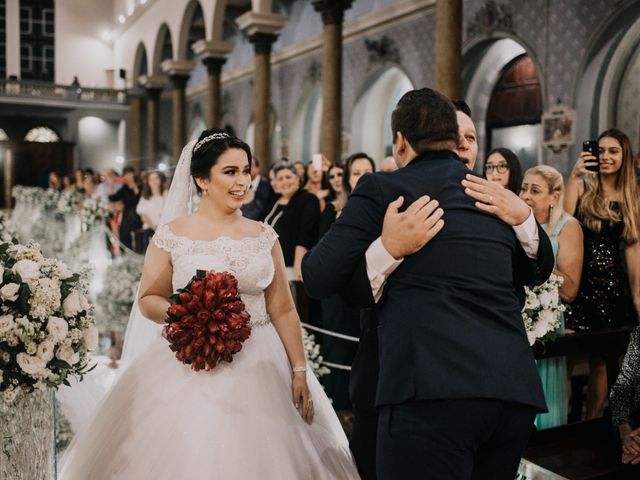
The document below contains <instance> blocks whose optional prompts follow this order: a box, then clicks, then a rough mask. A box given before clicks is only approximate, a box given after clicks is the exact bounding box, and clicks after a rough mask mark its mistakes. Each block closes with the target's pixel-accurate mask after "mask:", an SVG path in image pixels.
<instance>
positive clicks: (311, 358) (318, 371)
mask: <svg viewBox="0 0 640 480" xmlns="http://www.w3.org/2000/svg"><path fill="white" fill-rule="evenodd" d="M302 342H303V343H304V353H305V355H306V357H307V364H308V365H309V367H310V368H311V371H312V372H313V374H314V375H315V376H316V377H317V378H320V377H322V376H324V375H327V374H329V373H331V370H329V369H328V368H327V367H325V366H324V364H323V363H322V362H323V358H322V355H320V345H318V344H317V343H316V338H315V335H313V334H310V333H309V332H307V329H306V328H304V327H302Z"/></svg>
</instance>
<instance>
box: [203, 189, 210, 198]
mask: <svg viewBox="0 0 640 480" xmlns="http://www.w3.org/2000/svg"><path fill="white" fill-rule="evenodd" d="M207 195H209V191H208V190H205V189H203V190H202V196H203V197H206V196H207Z"/></svg>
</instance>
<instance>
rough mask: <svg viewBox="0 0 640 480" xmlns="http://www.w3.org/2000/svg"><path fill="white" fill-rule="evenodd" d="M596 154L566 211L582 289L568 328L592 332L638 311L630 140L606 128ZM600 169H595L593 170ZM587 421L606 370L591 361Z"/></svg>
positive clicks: (585, 160)
mask: <svg viewBox="0 0 640 480" xmlns="http://www.w3.org/2000/svg"><path fill="white" fill-rule="evenodd" d="M598 147H599V155H598V157H596V156H595V155H593V154H592V153H591V152H582V153H581V154H580V156H579V157H578V161H577V162H576V165H575V166H574V168H573V171H572V172H571V175H570V177H569V180H568V181H567V188H566V194H565V200H564V209H565V211H566V212H568V213H569V214H573V215H574V216H575V217H576V218H577V219H578V220H579V221H580V222H581V223H582V226H583V231H584V268H583V270H582V278H581V282H580V289H579V291H578V295H577V297H576V299H575V301H574V302H573V303H572V304H571V305H570V308H569V309H568V310H567V313H566V320H567V327H568V328H570V329H572V330H580V331H592V330H598V329H604V328H611V327H619V326H622V325H629V324H632V323H634V320H635V318H636V315H637V313H638V312H640V243H639V240H640V218H639V217H640V206H639V204H638V194H639V192H638V186H637V183H636V176H635V172H634V165H633V154H632V152H631V143H630V141H629V138H628V137H627V136H626V135H625V134H624V133H623V132H621V131H620V130H617V129H610V130H607V131H605V132H603V133H601V134H600V136H599V137H598ZM596 167H598V168H599V171H594V170H595V168H596ZM589 370H590V372H589V385H588V394H587V419H592V418H597V417H599V416H601V415H602V411H603V409H604V404H605V401H606V399H607V371H606V366H605V362H604V359H603V358H602V357H601V356H600V355H595V356H592V357H590V358H589Z"/></svg>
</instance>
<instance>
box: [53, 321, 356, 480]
mask: <svg viewBox="0 0 640 480" xmlns="http://www.w3.org/2000/svg"><path fill="white" fill-rule="evenodd" d="M307 380H308V384H309V388H310V391H311V395H312V397H313V400H314V407H315V418H314V420H313V423H312V424H311V425H308V424H306V423H305V422H304V421H303V420H302V418H301V417H300V415H299V413H298V411H297V410H296V409H295V406H294V405H293V401H292V395H291V371H290V365H289V362H288V360H287V357H286V353H285V350H284V347H283V345H282V342H281V341H280V337H279V336H278V334H277V332H276V331H275V329H274V327H273V325H271V324H268V325H266V326H262V327H256V328H254V329H253V331H252V333H251V337H250V338H249V339H248V340H247V341H246V342H245V344H244V347H243V349H242V351H241V352H240V353H238V354H237V355H236V356H235V357H234V359H233V362H232V363H230V364H226V363H222V364H220V365H218V366H217V367H216V368H215V369H214V370H212V371H210V372H197V373H196V372H193V371H192V370H191V369H190V368H189V366H186V365H182V364H181V363H179V362H178V361H177V360H176V358H175V356H174V354H173V352H171V350H170V349H169V347H168V344H167V342H166V340H164V339H163V338H162V337H160V336H159V335H158V336H157V339H156V340H155V341H154V343H153V345H152V346H151V347H150V349H149V350H148V351H147V352H145V353H144V354H143V355H141V356H140V357H139V358H138V359H136V360H135V361H134V362H133V363H132V364H131V365H130V366H129V367H128V368H127V369H126V371H125V372H124V373H123V374H122V376H121V377H120V378H119V379H118V381H117V383H116V384H115V385H114V387H113V389H112V390H111V391H110V392H109V393H108V394H107V396H106V397H105V399H104V401H103V403H102V404H101V405H100V407H99V408H98V409H97V413H96V415H95V416H94V418H93V419H92V420H91V421H90V422H89V423H88V424H87V425H86V427H85V428H84V429H83V430H82V431H80V432H79V433H78V435H76V437H75V438H74V440H73V442H72V443H71V445H70V446H69V448H68V450H67V452H66V453H65V455H64V456H63V458H62V462H61V463H62V467H61V474H60V477H59V478H61V479H62V480H89V479H90V480H102V479H118V480H129V479H131V480H141V479H147V478H153V479H157V480H161V479H166V480H180V479H185V480H186V479H194V478H201V479H218V478H224V479H238V480H249V479H257V478H260V479H274V480H275V479H278V480H288V479H291V480H303V479H314V480H315V479H340V480H344V479H357V478H359V477H358V474H357V472H356V469H355V466H354V463H353V460H352V457H351V452H350V451H349V447H348V442H347V438H346V436H345V434H344V432H343V431H342V428H341V426H340V423H339V422H338V419H337V417H336V415H335V413H334V411H333V409H332V407H331V403H330V402H329V400H328V398H327V396H326V395H325V394H324V391H323V390H322V387H321V386H320V384H319V383H318V381H317V380H316V378H315V377H314V376H313V374H312V373H308V375H307Z"/></svg>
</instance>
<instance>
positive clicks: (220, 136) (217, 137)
mask: <svg viewBox="0 0 640 480" xmlns="http://www.w3.org/2000/svg"><path fill="white" fill-rule="evenodd" d="M223 138H231V135H229V134H228V133H214V134H211V135H207V136H206V137H204V138H203V139H202V140H200V141H199V142H198V143H196V146H195V147H193V151H194V152H195V151H197V150H198V149H199V148H200V147H201V146H203V145H204V144H205V143H208V142H209V141H211V140H220V139H223Z"/></svg>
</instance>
